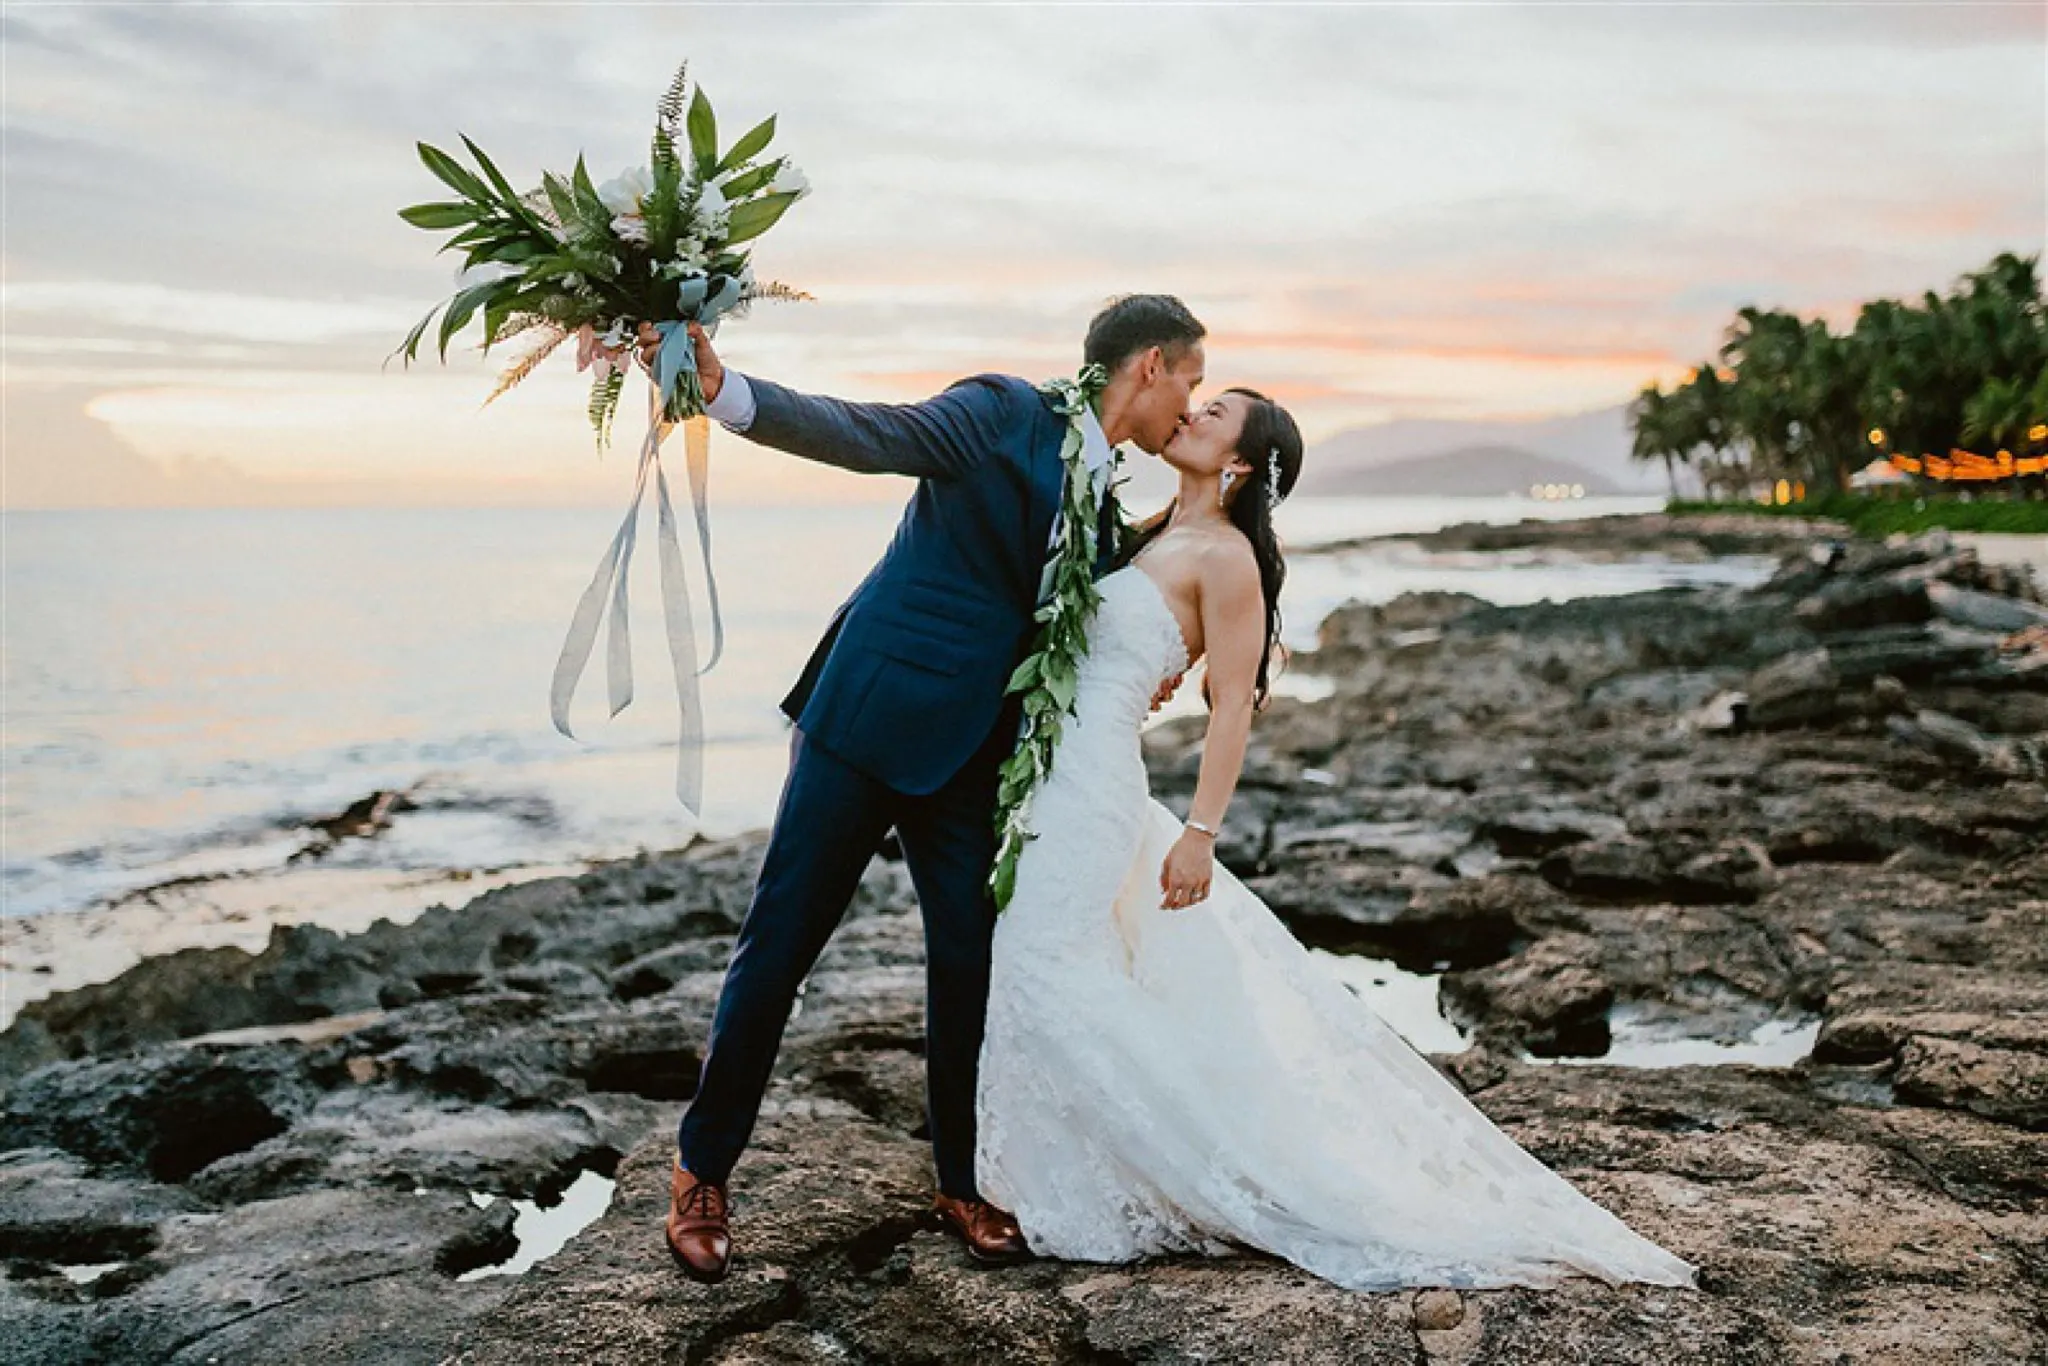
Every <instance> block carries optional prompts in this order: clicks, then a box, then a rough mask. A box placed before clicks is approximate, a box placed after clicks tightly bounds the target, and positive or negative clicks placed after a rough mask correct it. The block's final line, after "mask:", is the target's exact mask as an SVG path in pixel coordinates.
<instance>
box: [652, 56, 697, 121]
mask: <svg viewBox="0 0 2048 1366" xmlns="http://www.w3.org/2000/svg"><path fill="white" fill-rule="evenodd" d="M689 93H690V64H689V62H688V61H685V62H684V63H683V64H682V65H681V66H679V67H677V68H676V74H675V79H674V80H672V81H670V82H669V83H668V93H667V94H665V95H663V96H662V97H661V103H660V104H658V105H656V106H655V113H654V119H655V124H656V126H657V127H659V128H660V129H661V130H662V131H663V132H665V133H667V134H668V135H669V139H670V140H671V141H673V140H674V139H675V135H676V133H677V132H678V131H680V130H681V128H682V126H683V114H684V112H685V111H686V110H688V108H689V107H690V101H689V99H688V98H687V96H688V95H689Z"/></svg>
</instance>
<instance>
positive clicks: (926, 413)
mask: <svg viewBox="0 0 2048 1366" xmlns="http://www.w3.org/2000/svg"><path fill="white" fill-rule="evenodd" d="M689 328H690V339H691V343H692V345H693V347H694V348H695V351H696V360H697V373H698V374H699V376H700V377H701V378H702V380H703V384H704V393H705V412H706V414H707V415H708V416H710V417H713V418H715V419H717V420H718V421H719V422H721V423H723V424H725V426H726V428H727V429H728V430H730V431H734V432H739V433H742V434H744V435H745V436H747V437H749V438H750V439H752V440H754V441H758V442H760V443H761V444H762V445H764V446H773V447H775V448H776V449H777V450H782V451H788V452H789V453H790V454H791V455H800V456H802V457H804V458H805V459H807V460H816V461H819V462H821V463H823V464H827V465H836V466H838V467H839V468H840V469H847V470H853V471H855V472H856V473H860V474H908V475H911V476H912V477H914V478H918V479H950V478H953V477H955V476H957V475H960V474H962V473H964V472H966V471H967V470H969V469H972V468H973V467H974V466H975V465H977V464H979V463H980V462H981V461H982V460H984V459H986V458H987V457H988V456H989V455H991V454H992V453H994V451H995V450H996V448H997V446H998V444H999V443H1000V442H1001V440H1002V438H1003V434H1004V429H1005V428H1007V427H1008V426H1009V424H1010V423H1011V422H1013V421H1015V420H1016V418H1017V417H1018V415H1019V408H1018V404H1019V403H1020V401H1021V399H1020V391H1023V390H1028V388H1029V386H1028V385H1025V384H1024V383H1023V382H1022V381H1021V380H1015V379H1009V378H1007V377H1004V376H1000V375H976V376H974V377H973V378H971V379H963V380H961V381H959V382H958V383H956V384H954V385H953V386H952V387H951V388H949V389H947V390H946V391H945V392H944V393H942V394H940V395H938V396H937V397H935V398H929V399H926V400H925V401H924V402H922V403H849V402H847V401H846V400H844V399H837V398H825V397H823V396H821V395H817V394H800V393H798V392H796V390H794V389H787V388H784V387H783V386H782V385H780V384H771V383H770V382H768V381H767V380H763V379H754V380H750V379H748V378H747V377H746V376H745V375H742V374H740V373H739V372H737V371H730V370H727V369H726V368H725V364H724V362H722V361H721V360H719V358H718V352H717V350H716V349H714V348H713V347H712V345H711V338H710V337H709V336H707V335H706V334H705V332H704V329H703V328H701V327H699V326H698V325H697V324H696V323H691V324H690V325H689ZM660 345H661V336H660V334H659V333H658V332H657V331H656V330H655V328H654V326H653V325H652V324H651V323H642V324H640V338H639V348H640V359H641V361H642V362H643V363H644V364H646V365H648V366H649V367H652V365H653V364H654V358H655V352H656V350H657V349H658V348H659V347H660Z"/></svg>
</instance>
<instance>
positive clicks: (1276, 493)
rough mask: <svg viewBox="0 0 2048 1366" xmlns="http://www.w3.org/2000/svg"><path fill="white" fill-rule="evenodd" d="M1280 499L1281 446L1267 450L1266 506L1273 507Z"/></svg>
mask: <svg viewBox="0 0 2048 1366" xmlns="http://www.w3.org/2000/svg"><path fill="white" fill-rule="evenodd" d="M1279 501H1280V448H1279V447H1278V446H1274V447H1272V448H1271V449H1270V450H1268V451H1267V452H1266V506H1267V507H1273V506H1275V505H1276V504H1278V503H1279Z"/></svg>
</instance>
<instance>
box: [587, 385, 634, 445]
mask: <svg viewBox="0 0 2048 1366" xmlns="http://www.w3.org/2000/svg"><path fill="white" fill-rule="evenodd" d="M625 387H626V377H625V375H624V374H622V373H621V372H619V371H617V370H614V371H612V372H611V373H610V374H608V375H606V376H605V377H604V378H603V379H601V380H599V381H597V382H596V383H595V384H593V385H591V386H590V425H591V426H592V427H594V428H595V429H596V430H597V450H598V454H600V455H602V454H603V453H604V448H605V447H606V446H608V445H610V444H611V439H612V414H613V413H616V412H617V411H618V409H619V393H620V391H622V390H623V389H624V388H625Z"/></svg>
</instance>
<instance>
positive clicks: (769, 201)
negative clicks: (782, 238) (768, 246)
mask: <svg viewBox="0 0 2048 1366" xmlns="http://www.w3.org/2000/svg"><path fill="white" fill-rule="evenodd" d="M796 199H797V197H796V194H795V192H794V191H790V192H785V193H783V194H768V195H762V196H761V197H760V198H759V199H750V200H748V201H747V202H746V203H744V204H736V205H734V206H733V211H732V217H731V218H729V219H727V220H726V229H725V244H726V245H727V246H729V247H733V246H738V245H739V244H740V243H742V242H751V241H753V240H754V239H755V238H756V237H759V236H760V235H761V234H762V233H764V232H766V231H768V229H770V228H772V227H774V226H775V224H776V220H778V219H780V218H781V217H782V215H783V214H785V213H787V212H788V211H789V206H790V205H792V204H794V203H796Z"/></svg>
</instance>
